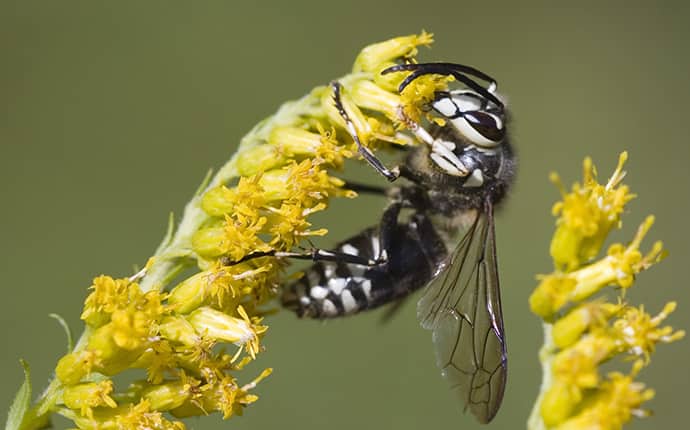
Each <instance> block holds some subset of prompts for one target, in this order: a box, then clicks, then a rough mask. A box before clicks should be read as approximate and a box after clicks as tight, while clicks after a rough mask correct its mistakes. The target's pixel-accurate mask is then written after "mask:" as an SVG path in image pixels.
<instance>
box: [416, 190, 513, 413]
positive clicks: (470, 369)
mask: <svg viewBox="0 0 690 430" xmlns="http://www.w3.org/2000/svg"><path fill="white" fill-rule="evenodd" d="M417 316H418V318H419V321H420V323H421V325H422V326H423V327H424V328H426V329H429V330H432V333H433V334H432V339H433V343H434V349H435V350H436V361H437V364H438V366H439V368H440V369H441V374H442V375H443V377H444V378H445V379H446V380H447V381H448V382H449V383H450V385H451V389H452V390H453V391H455V392H456V393H457V394H458V395H459V396H460V398H461V399H462V401H463V402H464V404H465V409H467V408H469V409H470V410H471V411H472V413H473V414H474V415H475V416H476V417H477V419H478V420H479V421H480V422H482V423H488V422H489V421H491V419H492V418H493V417H494V416H495V415H496V412H497V411H498V408H499V407H500V405H501V400H502V399H503V391H504V389H505V384H506V375H507V356H506V343H505V332H504V329H503V316H502V314H501V298H500V291H499V284H498V269H497V267H496V240H495V236H494V222H493V207H492V205H491V203H490V202H487V203H486V204H485V207H484V210H483V211H479V210H478V211H477V212H476V215H475V216H474V219H473V220H471V222H470V224H469V226H468V227H467V230H466V231H465V232H464V234H463V235H462V239H461V240H460V243H459V244H458V246H457V247H456V248H455V250H454V251H453V253H452V254H451V255H449V256H448V258H447V259H446V261H445V262H444V263H443V264H442V265H441V266H440V267H439V269H438V270H437V272H436V275H435V277H434V281H433V282H432V283H431V284H430V285H429V286H427V288H426V290H425V291H424V295H423V296H422V298H421V299H420V300H419V303H418V304H417Z"/></svg>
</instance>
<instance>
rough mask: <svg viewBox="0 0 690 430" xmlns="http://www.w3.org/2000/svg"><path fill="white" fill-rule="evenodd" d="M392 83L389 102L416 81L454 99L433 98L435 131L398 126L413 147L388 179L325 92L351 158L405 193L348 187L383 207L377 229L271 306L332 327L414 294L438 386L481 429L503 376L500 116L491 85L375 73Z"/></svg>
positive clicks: (503, 151)
mask: <svg viewBox="0 0 690 430" xmlns="http://www.w3.org/2000/svg"><path fill="white" fill-rule="evenodd" d="M403 71H409V72H411V73H410V74H409V75H408V76H407V77H406V78H405V79H404V80H403V82H402V83H401V84H400V88H399V91H400V92H402V91H403V89H404V88H405V87H406V86H407V85H409V84H410V83H411V82H413V81H414V80H415V79H417V78H418V77H420V76H423V75H428V74H437V75H445V76H453V77H454V78H455V80H456V81H457V82H459V83H462V84H464V88H462V89H458V90H454V91H447V92H438V93H436V95H435V99H434V100H433V102H432V103H431V104H430V106H429V107H430V108H431V109H433V110H434V111H435V112H436V113H437V114H439V115H440V116H441V117H442V118H443V119H444V120H445V121H444V122H445V123H444V124H443V125H439V124H435V123H431V124H430V125H429V126H428V127H427V128H424V127H423V126H422V125H421V124H418V123H414V122H412V121H409V120H407V121H406V125H407V126H408V128H409V129H410V130H411V131H412V132H413V133H414V135H415V137H416V138H417V139H418V140H419V141H420V143H421V144H420V145H416V146H414V147H413V148H412V149H411V150H410V152H409V154H408V155H407V157H406V159H405V162H404V163H403V164H401V165H400V166H398V167H395V168H392V169H389V168H387V167H386V166H384V164H383V163H382V162H381V161H380V160H379V159H378V158H376V156H375V155H374V154H373V153H372V152H370V151H369V150H368V149H367V148H366V147H364V146H363V145H362V144H361V142H360V139H359V136H358V135H357V130H356V129H355V126H354V124H353V122H352V121H351V120H350V117H349V116H348V112H347V111H346V109H345V107H344V105H343V103H342V102H341V96H340V93H341V86H340V84H339V83H337V82H334V83H332V84H331V85H332V88H333V91H334V96H333V99H334V103H335V106H336V108H337V109H338V111H339V112H340V115H341V116H342V117H343V119H344V120H345V124H346V127H347V130H348V132H349V133H350V135H351V136H352V138H353V139H354V141H355V143H356V144H357V145H358V149H359V152H360V153H361V155H362V156H363V157H364V158H365V159H366V161H367V162H368V163H369V164H371V166H372V167H374V169H376V170H377V171H378V172H380V173H381V174H382V175H383V176H385V177H386V178H387V179H389V180H390V181H394V180H396V179H397V178H399V177H402V178H404V179H406V180H407V182H408V183H406V184H405V185H399V186H395V187H392V188H389V189H387V190H384V189H381V190H377V189H376V188H373V187H368V186H364V187H360V190H361V191H374V192H380V193H382V194H385V195H386V196H388V197H389V199H390V203H389V205H388V207H387V208H386V209H385V211H384V213H383V215H382V217H381V221H380V223H379V224H378V225H377V226H374V227H371V228H368V229H366V230H364V231H362V232H361V233H359V234H358V235H356V236H353V237H351V238H349V239H347V240H345V241H344V242H342V243H340V244H339V245H338V246H337V248H336V250H334V251H323V250H316V251H315V252H314V253H312V255H311V258H313V259H314V260H316V263H315V264H313V265H312V266H311V267H310V268H309V269H307V270H306V272H305V273H304V275H303V276H302V277H301V278H300V279H298V280H297V281H295V282H294V283H292V284H290V285H288V286H286V288H285V289H284V293H283V296H282V303H283V305H284V306H285V307H287V308H290V309H293V310H294V311H296V312H297V314H298V315H299V316H301V317H310V318H333V317H339V316H344V315H350V314H354V313H356V312H360V311H363V310H368V309H373V308H376V307H379V306H381V305H384V304H387V303H392V302H396V301H399V300H401V299H403V298H404V297H406V296H408V295H409V294H410V293H411V292H413V291H415V290H418V289H420V288H422V287H425V290H424V293H423V295H422V297H421V299H420V300H419V302H418V305H417V314H418V318H419V321H420V323H421V325H422V326H423V327H424V328H426V329H429V330H431V331H432V333H433V335H432V339H433V344H434V347H435V350H436V354H437V362H438V365H439V367H440V368H441V372H442V375H443V377H444V378H445V379H447V380H448V381H449V382H450V384H451V387H452V389H453V390H454V391H456V392H457V393H458V394H459V396H460V397H461V399H462V400H463V402H464V403H465V406H466V408H469V409H470V410H471V411H472V413H473V414H474V415H475V416H476V417H477V419H478V420H479V421H480V422H482V423H487V422H489V421H490V420H491V419H492V418H493V417H494V416H495V414H496V412H497V411H498V408H499V406H500V404H501V400H502V398H503V392H504V388H505V383H506V372H507V358H506V343H505V333H504V327H503V317H502V315H501V299H500V294H499V282H498V269H497V261H496V241H495V236H494V207H495V205H496V204H497V203H498V202H499V201H500V200H501V199H502V198H503V197H504V195H505V194H506V191H507V189H508V186H509V185H510V183H511V181H512V179H513V176H514V174H515V169H516V163H515V158H514V155H513V152H512V149H511V146H510V143H509V140H508V136H507V134H506V121H507V112H506V109H505V106H504V103H503V101H502V100H501V97H500V96H499V95H498V93H497V92H496V81H495V80H494V79H492V78H491V77H489V76H488V75H486V74H484V73H482V72H480V71H479V70H476V69H474V68H472V67H468V66H463V65H459V64H449V63H427V64H403V65H397V66H393V67H390V68H388V69H386V70H384V71H383V72H382V73H384V74H388V73H396V72H403ZM475 79H479V80H482V81H485V82H487V83H488V84H487V85H486V86H483V85H480V84H479V83H478V82H477V81H476V80H475ZM354 188H355V189H356V190H357V187H354ZM282 255H283V256H290V255H287V253H282Z"/></svg>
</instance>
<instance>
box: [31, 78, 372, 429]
mask: <svg viewBox="0 0 690 430" xmlns="http://www.w3.org/2000/svg"><path fill="white" fill-rule="evenodd" d="M362 76H363V74H351V75H348V76H345V77H343V78H341V81H342V82H344V83H346V82H350V81H352V80H353V79H362ZM324 91H328V88H327V87H317V88H315V89H314V90H313V91H312V92H311V93H309V94H307V95H306V96H304V97H302V98H301V99H299V100H296V101H292V102H287V103H285V104H283V105H282V106H281V107H280V108H279V109H278V111H277V112H276V113H275V114H274V115H273V116H271V117H268V118H266V119H264V120H263V121H261V122H260V123H259V124H257V125H256V126H255V127H254V128H253V129H252V130H251V131H250V132H249V133H247V134H246V135H245V136H244V137H243V138H242V140H241V141H240V145H239V147H238V149H237V151H236V152H235V153H234V155H233V156H232V158H231V159H230V160H229V161H228V162H226V163H225V165H223V166H222V167H221V168H220V170H218V172H217V173H216V174H215V175H214V176H213V177H212V178H211V179H210V180H209V181H207V182H206V183H205V184H204V185H203V186H202V187H201V188H200V189H199V191H198V192H197V193H196V194H195V195H194V197H192V199H191V200H190V201H189V202H188V203H187V205H186V206H185V209H184V212H183V215H182V218H181V220H180V223H179V225H178V226H177V228H176V229H175V230H174V233H173V234H167V235H166V237H165V238H164V239H163V242H162V243H161V244H160V246H159V247H158V249H157V250H156V252H155V254H154V255H153V259H154V260H153V263H152V265H151V266H150V267H149V268H148V270H147V272H146V274H145V276H144V277H143V278H142V279H141V281H140V283H139V286H140V288H141V290H142V291H143V292H146V291H151V290H153V289H157V290H163V289H164V288H165V287H166V286H167V285H168V284H169V283H170V282H172V281H173V280H174V279H175V277H176V275H177V274H178V273H180V271H182V270H184V269H186V268H189V267H191V266H193V265H195V264H196V258H195V256H194V253H193V251H192V246H191V242H192V237H193V235H194V233H195V232H197V231H198V230H199V228H200V227H201V226H202V225H203V224H204V223H205V222H206V221H208V219H209V215H207V214H206V213H205V212H204V211H203V210H202V209H201V206H200V201H201V198H202V196H203V194H204V193H205V192H206V191H207V190H209V189H211V188H214V187H217V186H219V185H221V184H225V183H228V182H229V181H231V180H232V179H234V178H236V177H237V176H238V175H239V173H238V171H237V166H236V160H237V158H238V156H239V155H240V154H242V152H243V151H246V150H249V149H251V148H253V147H254V146H256V145H259V144H263V143H265V142H266V141H267V140H268V137H269V134H270V133H271V131H272V130H273V129H274V128H275V127H276V126H283V125H295V124H298V123H299V122H300V119H301V118H302V117H307V116H310V117H320V116H323V109H322V107H321V98H322V96H323V95H324ZM169 233H170V232H169ZM90 334H91V331H90V330H89V329H88V328H86V329H85V330H84V332H83V333H82V334H81V336H80V337H79V340H78V341H77V343H76V345H75V347H74V352H78V351H81V350H83V349H84V348H86V346H87V345H88V343H89V337H90ZM61 396H62V383H61V382H60V380H58V379H57V378H55V377H53V379H52V380H51V381H50V383H49V384H48V386H47V387H46V389H45V390H44V391H43V392H42V393H41V395H40V396H39V397H38V399H37V400H36V402H35V403H34V405H33V406H32V407H31V408H30V409H29V410H28V411H27V413H26V415H25V416H24V419H23V421H22V425H21V430H34V429H41V428H46V427H47V426H49V425H50V421H49V420H50V414H51V413H53V412H58V413H59V411H56V408H55V405H56V404H57V403H58V402H59V401H60V398H61Z"/></svg>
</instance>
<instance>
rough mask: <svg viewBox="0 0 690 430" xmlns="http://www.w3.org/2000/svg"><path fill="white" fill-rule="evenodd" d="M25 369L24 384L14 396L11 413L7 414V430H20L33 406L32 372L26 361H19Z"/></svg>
mask: <svg viewBox="0 0 690 430" xmlns="http://www.w3.org/2000/svg"><path fill="white" fill-rule="evenodd" d="M19 361H20V363H22V366H23V367H24V383H23V384H22V386H21V387H20V388H19V391H17V395H16V396H14V401H13V402H12V406H10V412H9V413H8V414H7V422H6V423H5V430H19V428H20V427H21V425H22V420H23V419H24V415H25V414H26V411H28V410H29V405H30V404H31V371H30V370H29V364H28V363H27V362H26V361H24V360H19Z"/></svg>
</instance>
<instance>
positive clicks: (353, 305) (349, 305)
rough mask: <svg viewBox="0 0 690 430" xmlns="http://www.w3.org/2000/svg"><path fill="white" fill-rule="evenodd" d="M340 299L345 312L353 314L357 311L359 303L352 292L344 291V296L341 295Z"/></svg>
mask: <svg viewBox="0 0 690 430" xmlns="http://www.w3.org/2000/svg"><path fill="white" fill-rule="evenodd" d="M340 299H341V300H342V302H343V308H344V309H345V312H353V311H356V310H357V302H356V301H355V298H354V297H353V296H352V293H351V292H350V290H343V294H341V295H340Z"/></svg>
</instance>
